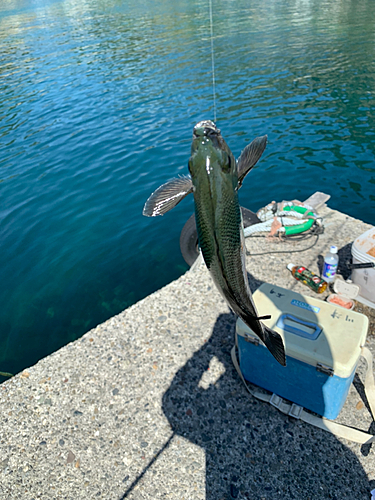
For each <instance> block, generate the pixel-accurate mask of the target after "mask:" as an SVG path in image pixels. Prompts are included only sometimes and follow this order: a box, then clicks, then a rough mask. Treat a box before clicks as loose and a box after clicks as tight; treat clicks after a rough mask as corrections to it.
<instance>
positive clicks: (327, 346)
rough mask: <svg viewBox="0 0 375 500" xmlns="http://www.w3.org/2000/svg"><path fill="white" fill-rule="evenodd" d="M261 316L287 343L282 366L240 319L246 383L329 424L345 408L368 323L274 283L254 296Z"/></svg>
mask: <svg viewBox="0 0 375 500" xmlns="http://www.w3.org/2000/svg"><path fill="white" fill-rule="evenodd" d="M253 298H254V302H255V305H256V308H257V311H258V315H259V316H265V315H269V314H270V315H271V319H268V320H263V323H264V324H265V325H267V326H268V327H270V328H272V329H273V330H275V331H276V332H278V333H279V334H280V335H281V336H282V338H283V341H284V346H285V353H286V363H287V366H286V367H284V366H281V365H280V364H279V363H278V362H277V361H276V360H275V358H274V357H273V356H272V354H271V353H270V352H269V351H268V349H267V348H266V347H265V346H264V345H263V343H262V342H261V341H260V340H259V338H258V337H257V336H256V335H255V333H254V332H253V331H252V330H251V329H250V328H248V327H247V326H246V325H245V323H244V322H243V321H242V320H241V319H238V320H237V323H236V336H237V344H238V355H239V361H240V368H241V371H242V374H243V376H244V378H245V379H246V380H248V381H249V382H252V383H253V384H256V385H258V386H260V387H263V388H264V389H267V390H268V391H271V392H273V393H275V394H276V395H278V396H280V397H282V398H284V399H288V400H289V401H291V402H293V403H296V404H298V405H300V406H303V407H304V408H307V409H309V410H312V411H314V412H315V413H318V414H319V415H322V416H324V417H326V418H328V419H332V420H333V419H335V418H336V417H337V416H338V414H339V413H340V410H341V408H342V407H343V405H344V403H345V400H346V397H347V395H348V392H349V387H350V384H351V383H352V381H353V378H354V374H355V370H356V368H357V365H358V362H359V358H360V354H361V347H362V346H363V345H364V344H365V341H366V335H367V329H368V318H367V317H366V316H365V315H363V314H360V313H357V312H354V311H349V310H345V309H343V308H342V307H339V306H335V305H334V304H329V303H328V302H323V301H322V300H319V299H316V298H313V297H308V296H305V295H301V294H299V293H296V292H293V291H291V290H286V289H285V288H280V287H278V286H275V285H271V284H269V283H264V284H262V285H261V286H260V287H259V288H258V290H256V292H255V293H254V295H253Z"/></svg>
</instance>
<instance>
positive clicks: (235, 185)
mask: <svg viewBox="0 0 375 500" xmlns="http://www.w3.org/2000/svg"><path fill="white" fill-rule="evenodd" d="M266 144H267V136H263V137H257V138H256V139H254V140H253V141H252V142H251V143H250V144H249V145H248V146H246V148H245V149H244V150H243V151H242V153H241V156H240V157H239V159H238V161H237V162H236V160H235V158H234V156H233V154H232V152H231V151H230V149H229V147H228V146H227V144H226V142H225V141H224V139H223V137H222V136H221V133H220V130H219V129H218V128H217V127H216V125H215V124H214V123H213V122H212V121H210V120H204V121H201V122H199V123H197V125H196V126H195V127H194V131H193V142H192V146H191V157H190V160H189V172H190V176H182V177H178V178H176V179H172V180H171V181H169V182H167V183H166V184H163V185H162V186H160V187H159V188H158V189H157V190H156V191H155V192H154V193H152V195H151V196H150V197H149V199H148V200H147V201H146V204H145V206H144V208H143V215H146V216H148V217H154V216H156V215H163V214H165V213H166V212H168V211H169V210H171V208H173V207H175V206H176V205H177V204H178V203H179V202H180V201H181V200H182V199H183V198H185V196H187V195H188V194H189V193H193V194H194V202H195V219H196V224H197V232H198V241H199V246H200V248H201V250H202V254H203V258H204V261H205V263H206V266H207V268H208V270H209V271H210V274H211V276H212V279H213V280H214V283H215V285H216V286H217V288H218V289H219V291H220V292H221V294H222V295H223V297H224V298H225V300H226V301H227V303H228V304H229V306H230V308H231V309H232V310H233V312H234V313H235V314H237V316H239V317H240V318H241V319H242V320H243V321H244V323H246V325H247V326H248V327H249V328H251V330H253V332H254V333H256V334H257V335H258V337H259V338H260V339H261V340H262V341H263V342H264V344H265V345H266V346H267V348H268V349H269V351H270V352H271V354H272V355H273V356H274V357H275V359H276V360H277V361H278V362H279V363H280V364H281V365H283V366H285V365H286V361H285V350H284V345H283V341H282V338H281V336H280V335H279V334H278V333H277V332H275V331H273V330H271V329H270V328H268V327H267V326H265V325H264V324H263V323H261V322H260V319H262V318H259V317H258V314H257V311H256V308H255V305H254V301H253V299H252V295H251V291H250V287H249V283H248V279H247V272H246V267H245V253H244V249H245V242H244V235H243V225H242V216H241V209H240V205H239V202H238V194H237V192H238V189H239V188H240V187H241V185H242V182H243V180H244V178H245V176H246V175H247V174H248V173H249V172H250V170H251V169H252V168H253V167H254V165H255V164H256V163H257V161H258V160H259V158H260V157H261V155H262V153H263V151H264V149H265V147H266ZM263 319H265V317H264V318H263Z"/></svg>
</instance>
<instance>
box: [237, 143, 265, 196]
mask: <svg viewBox="0 0 375 500" xmlns="http://www.w3.org/2000/svg"><path fill="white" fill-rule="evenodd" d="M266 146H267V136H266V135H263V136H262V137H257V138H256V139H254V140H253V141H252V142H251V143H250V144H248V145H247V146H246V148H245V149H244V150H243V151H242V153H241V155H240V157H239V158H238V160H237V173H238V186H237V189H239V188H240V187H241V186H242V182H243V180H244V178H245V177H246V175H247V174H248V173H249V172H250V170H251V169H252V168H253V167H254V165H255V164H256V163H257V161H258V160H259V158H260V157H261V156H262V153H263V151H264V150H265V149H266Z"/></svg>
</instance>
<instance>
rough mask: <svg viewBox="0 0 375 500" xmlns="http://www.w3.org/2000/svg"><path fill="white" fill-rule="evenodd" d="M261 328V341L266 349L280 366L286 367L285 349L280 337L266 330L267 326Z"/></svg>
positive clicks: (269, 329) (272, 331) (268, 329)
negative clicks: (262, 335) (262, 336)
mask: <svg viewBox="0 0 375 500" xmlns="http://www.w3.org/2000/svg"><path fill="white" fill-rule="evenodd" d="M262 327H263V332H264V338H263V339H262V340H263V342H264V343H265V344H266V346H267V349H268V350H269V351H270V353H271V354H272V356H273V357H274V358H275V359H276V361H278V362H279V363H280V365H283V366H286V359H285V348H284V343H283V339H282V338H281V335H280V334H279V333H277V332H275V331H274V330H271V328H268V326H265V325H262Z"/></svg>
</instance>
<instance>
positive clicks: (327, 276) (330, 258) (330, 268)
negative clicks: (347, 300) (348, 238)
mask: <svg viewBox="0 0 375 500" xmlns="http://www.w3.org/2000/svg"><path fill="white" fill-rule="evenodd" d="M338 265H339V256H338V255H337V247H336V246H334V245H332V246H331V248H330V251H329V252H328V253H327V255H326V256H325V257H324V266H323V272H322V278H323V279H324V280H325V281H327V283H331V282H332V281H333V280H334V279H335V276H336V272H337V267H338Z"/></svg>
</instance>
